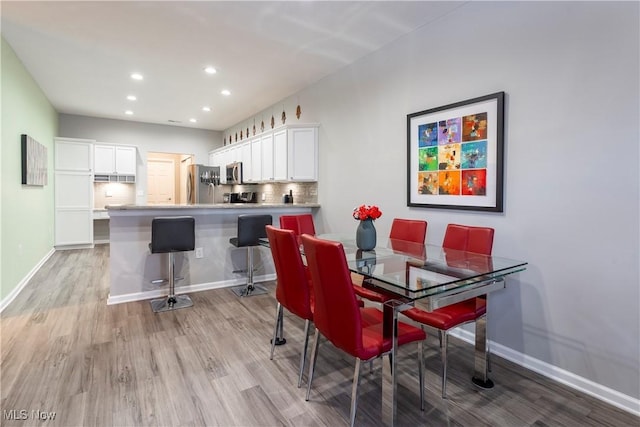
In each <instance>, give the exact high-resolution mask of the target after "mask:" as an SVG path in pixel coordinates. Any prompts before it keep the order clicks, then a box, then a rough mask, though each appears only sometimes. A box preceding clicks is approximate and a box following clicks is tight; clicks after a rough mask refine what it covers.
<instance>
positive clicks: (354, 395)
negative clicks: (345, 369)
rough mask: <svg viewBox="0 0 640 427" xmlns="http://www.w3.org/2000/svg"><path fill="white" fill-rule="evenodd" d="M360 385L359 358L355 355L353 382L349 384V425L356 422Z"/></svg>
mask: <svg viewBox="0 0 640 427" xmlns="http://www.w3.org/2000/svg"><path fill="white" fill-rule="evenodd" d="M359 385H360V359H359V358H357V357H356V367H355V370H354V371H353V384H352V385H351V414H350V419H351V427H353V426H354V425H355V423H356V410H357V408H358V386H359Z"/></svg>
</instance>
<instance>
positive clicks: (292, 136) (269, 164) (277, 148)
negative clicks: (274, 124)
mask: <svg viewBox="0 0 640 427" xmlns="http://www.w3.org/2000/svg"><path fill="white" fill-rule="evenodd" d="M318 127H319V125H317V124H294V125H285V126H281V127H279V128H276V129H275V130H270V131H267V132H263V133H262V134H260V135H257V136H256V137H254V138H252V139H251V140H250V141H246V142H242V143H239V144H233V146H232V147H224V148H219V149H217V150H214V151H211V152H210V153H209V159H210V164H211V165H212V166H224V165H225V164H216V162H221V161H223V160H226V162H227V163H231V162H233V161H241V162H243V165H242V166H243V175H244V180H245V181H246V182H304V181H317V180H318ZM226 153H236V154H235V155H234V154H230V155H229V154H227V156H225V154H226ZM241 153H242V154H241Z"/></svg>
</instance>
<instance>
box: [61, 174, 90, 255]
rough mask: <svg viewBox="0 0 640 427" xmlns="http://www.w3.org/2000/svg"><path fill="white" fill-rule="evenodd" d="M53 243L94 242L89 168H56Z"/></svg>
mask: <svg viewBox="0 0 640 427" xmlns="http://www.w3.org/2000/svg"><path fill="white" fill-rule="evenodd" d="M55 176H56V185H55V245H56V246H66V245H91V244H93V182H92V176H91V172H68V171H56V175H55Z"/></svg>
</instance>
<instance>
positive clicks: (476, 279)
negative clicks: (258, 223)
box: [317, 234, 527, 300]
mask: <svg viewBox="0 0 640 427" xmlns="http://www.w3.org/2000/svg"><path fill="white" fill-rule="evenodd" d="M317 237H318V238H321V239H326V240H334V241H338V242H340V243H341V244H342V246H343V247H344V252H345V255H346V257H347V264H348V265H349V269H350V270H351V271H352V272H355V273H360V274H362V275H364V276H365V277H366V278H369V279H374V280H375V281H376V286H378V287H381V288H383V289H386V290H388V291H391V292H393V293H395V294H397V295H398V296H400V297H404V298H405V299H409V300H416V299H420V298H425V297H429V296H433V295H438V294H441V293H450V292H451V291H455V290H463V289H466V288H468V287H473V286H474V285H477V284H479V283H483V282H487V281H490V280H494V279H499V278H502V277H504V276H506V275H508V274H513V273H517V272H519V271H523V270H525V269H526V265H527V263H526V262H524V261H518V260H513V259H508V258H503V257H498V256H489V255H482V254H477V253H473V252H465V251H458V250H454V249H448V248H443V247H440V246H435V245H429V244H427V245H423V244H421V243H411V242H406V241H402V240H394V239H382V240H378V245H377V246H376V248H375V249H374V250H371V251H362V250H360V249H358V248H357V246H356V243H355V239H354V238H345V236H344V235H340V234H322V235H319V236H317Z"/></svg>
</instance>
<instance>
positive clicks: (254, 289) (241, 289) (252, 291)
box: [231, 283, 269, 297]
mask: <svg viewBox="0 0 640 427" xmlns="http://www.w3.org/2000/svg"><path fill="white" fill-rule="evenodd" d="M231 291H232V292H233V293H234V294H236V295H237V296H239V297H251V296H254V295H263V294H267V293H269V291H268V290H267V289H266V288H263V287H262V286H258V285H256V284H255V283H254V284H251V285H240V286H234V287H233V288H231Z"/></svg>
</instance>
